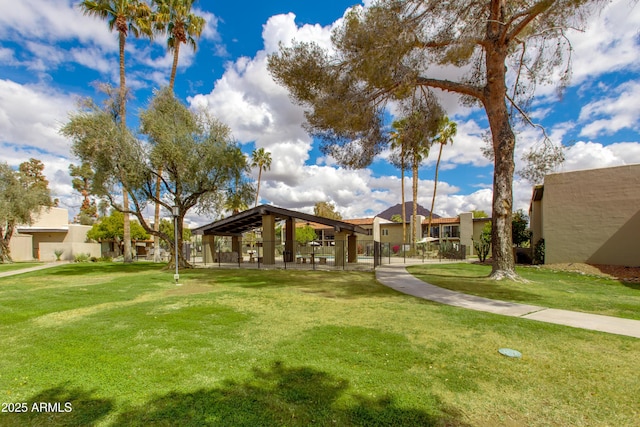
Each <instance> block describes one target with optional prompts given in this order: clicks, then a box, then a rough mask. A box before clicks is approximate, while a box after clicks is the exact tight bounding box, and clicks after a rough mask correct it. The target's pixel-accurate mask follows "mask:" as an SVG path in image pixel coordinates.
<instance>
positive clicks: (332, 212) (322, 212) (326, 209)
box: [313, 202, 342, 220]
mask: <svg viewBox="0 0 640 427" xmlns="http://www.w3.org/2000/svg"><path fill="white" fill-rule="evenodd" d="M313 214H314V215H315V216H319V217H322V218H329V219H338V220H340V219H342V215H340V212H338V211H336V206H335V205H334V204H333V203H331V202H318V203H316V204H315V205H314V206H313Z"/></svg>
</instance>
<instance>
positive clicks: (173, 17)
mask: <svg viewBox="0 0 640 427" xmlns="http://www.w3.org/2000/svg"><path fill="white" fill-rule="evenodd" d="M194 2H195V0H153V3H154V4H155V5H156V9H155V13H154V15H153V22H154V26H155V29H156V30H158V31H160V32H161V33H164V34H166V35H167V47H168V49H169V51H170V52H173V64H172V66H171V77H170V78H169V88H170V89H171V90H173V88H174V84H175V81H176V73H177V70H178V58H179V57H180V45H182V44H188V45H189V46H191V48H192V49H193V50H194V51H195V50H196V49H197V43H196V39H197V38H199V37H200V35H201V34H202V31H203V29H204V26H205V24H206V21H205V20H204V18H202V17H201V16H197V15H195V14H193V13H191V7H192V6H193V3H194ZM161 179H162V169H159V170H158V177H157V178H156V189H157V191H160V187H161V185H162V182H161ZM156 198H157V199H159V198H160V194H159V193H157V194H156ZM159 225H160V205H159V204H156V205H155V211H154V216H153V227H154V229H155V230H156V231H158V227H159ZM154 248H155V250H154V261H156V262H159V261H160V250H159V249H160V238H159V237H158V236H154Z"/></svg>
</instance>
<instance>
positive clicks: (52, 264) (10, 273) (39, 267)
mask: <svg viewBox="0 0 640 427" xmlns="http://www.w3.org/2000/svg"><path fill="white" fill-rule="evenodd" d="M68 263H69V261H56V262H50V263H47V264H42V265H36V266H35V267H27V268H21V269H19V270H10V271H5V272H3V273H0V277H8V276H15V275H18V274H22V273H28V272H30V271H38V270H44V269H45V268H51V267H57V266H59V265H64V264H68Z"/></svg>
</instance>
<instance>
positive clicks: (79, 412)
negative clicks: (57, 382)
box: [0, 386, 114, 427]
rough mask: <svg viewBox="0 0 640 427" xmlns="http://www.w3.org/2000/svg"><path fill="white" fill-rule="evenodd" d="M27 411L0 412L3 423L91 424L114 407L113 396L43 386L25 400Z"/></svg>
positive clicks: (22, 425) (9, 425)
mask: <svg viewBox="0 0 640 427" xmlns="http://www.w3.org/2000/svg"><path fill="white" fill-rule="evenodd" d="M25 403H27V411H26V412H25V413H15V412H11V413H3V414H0V425H2V426H7V427H13V426H16V427H18V426H19V427H24V426H92V425H95V424H96V423H97V422H98V421H100V419H102V418H103V417H104V416H106V415H107V414H108V413H109V412H111V410H112V409H113V407H114V404H113V401H112V400H110V399H99V398H95V397H93V392H89V391H85V390H82V389H79V388H72V389H68V388H66V387H65V386H59V387H55V388H51V389H48V390H44V391H42V392H40V393H38V394H36V395H34V396H32V397H30V398H29V399H27V401H26V402H25Z"/></svg>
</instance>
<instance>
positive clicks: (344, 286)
mask: <svg viewBox="0 0 640 427" xmlns="http://www.w3.org/2000/svg"><path fill="white" fill-rule="evenodd" d="M185 277H190V278H195V277H198V278H202V279H207V280H212V281H214V282H217V283H221V284H225V285H229V286H237V287H239V288H244V289H256V290H259V289H278V288H291V289H296V290H299V291H300V292H301V293H304V294H309V295H317V296H320V297H326V298H342V299H349V298H361V297H367V298H371V297H378V296H382V297H389V296H394V295H397V293H396V292H395V291H393V290H390V289H389V288H387V287H385V286H382V285H380V284H379V283H378V282H377V281H376V280H375V276H374V273H373V272H355V271H308V270H248V269H247V270H231V269H229V270H219V269H195V270H189V271H188V272H186V273H185Z"/></svg>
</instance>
